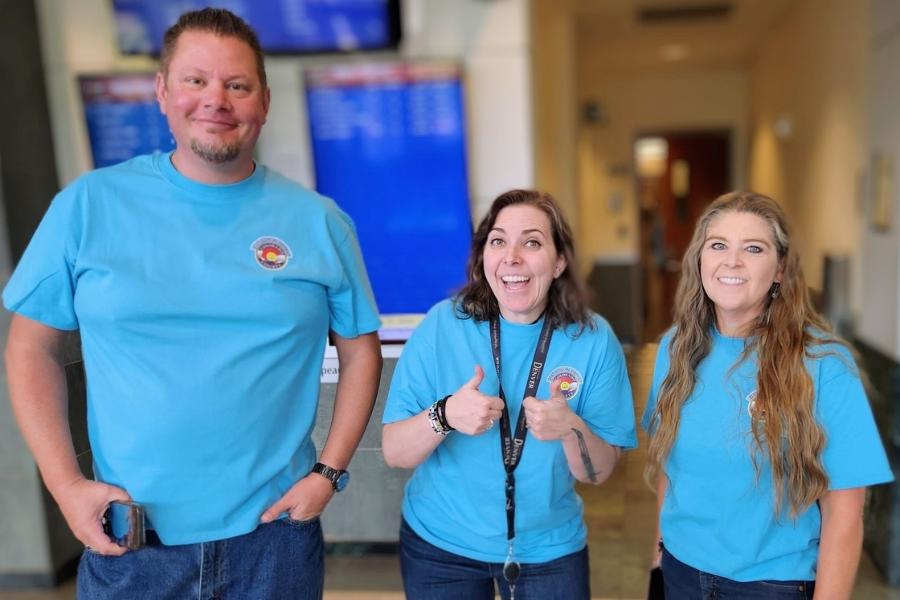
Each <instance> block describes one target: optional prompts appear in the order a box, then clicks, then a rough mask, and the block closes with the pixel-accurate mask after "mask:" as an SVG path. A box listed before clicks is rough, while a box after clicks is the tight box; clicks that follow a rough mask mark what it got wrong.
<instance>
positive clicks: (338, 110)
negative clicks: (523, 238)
mask: <svg viewBox="0 0 900 600" xmlns="http://www.w3.org/2000/svg"><path fill="white" fill-rule="evenodd" d="M305 84H306V85H305V87H306V100H307V109H308V111H309V127H310V138H311V140H312V151H313V161H314V167H315V169H314V170H315V178H316V188H317V189H318V191H319V192H321V193H322V194H324V195H326V196H329V197H331V198H334V200H335V201H336V202H337V203H338V204H339V205H340V206H341V207H342V208H343V209H344V210H345V211H347V213H349V214H350V216H351V217H352V218H353V220H354V222H355V223H356V227H357V231H358V233H359V240H360V245H361V246H362V251H363V256H364V258H365V262H366V267H367V269H368V272H369V277H370V278H371V280H372V286H373V288H374V291H375V297H376V300H377V301H378V307H379V310H380V311H381V313H382V314H383V315H393V314H410V313H413V314H415V313H423V312H426V311H427V310H428V308H430V307H431V306H432V305H433V304H435V303H436V302H438V301H440V300H442V299H443V298H446V297H448V296H450V295H452V294H454V293H455V292H456V291H458V290H459V288H460V287H461V286H462V285H463V284H464V283H465V266H466V260H467V258H468V255H469V246H470V244H471V240H472V216H471V211H470V204H469V188H468V176H467V170H466V152H465V148H466V136H465V118H464V111H463V89H462V80H461V73H460V68H459V66H458V65H456V64H455V63H444V62H428V63H388V64H377V63H376V64H360V65H339V66H330V67H323V68H314V69H309V70H307V71H306V73H305ZM399 329H400V330H402V329H403V328H402V327H400V328H399Z"/></svg>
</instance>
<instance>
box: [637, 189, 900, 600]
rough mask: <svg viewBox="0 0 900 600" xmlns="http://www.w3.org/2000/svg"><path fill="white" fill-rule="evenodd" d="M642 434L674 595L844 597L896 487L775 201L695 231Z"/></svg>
mask: <svg viewBox="0 0 900 600" xmlns="http://www.w3.org/2000/svg"><path fill="white" fill-rule="evenodd" d="M643 425H644V427H645V429H647V430H648V431H649V432H650V433H651V436H652V438H651V442H650V449H649V460H648V465H647V472H646V475H647V479H648V481H649V482H651V484H653V485H655V486H656V487H657V489H658V493H659V499H660V514H659V524H660V530H661V541H662V543H661V544H660V552H661V554H660V555H658V557H657V560H658V561H661V566H662V572H663V577H664V579H665V588H666V596H667V597H670V598H678V599H679V600H693V599H706V598H713V597H715V598H722V599H726V598H742V599H743V598H776V597H777V598H812V597H813V590H815V597H816V598H849V597H850V594H851V592H852V589H853V580H854V577H855V573H856V567H857V564H858V562H859V556H860V550H861V546H862V535H863V532H862V511H863V503H864V500H865V487H866V486H868V485H873V484H877V483H883V482H887V481H890V480H891V479H892V478H893V477H892V474H891V470H890V468H889V466H888V463H887V459H886V457H885V453H884V449H883V448H882V445H881V442H880V440H879V437H878V431H877V429H876V427H875V423H874V420H873V418H872V412H871V410H870V408H869V404H868V401H867V399H866V395H865V392H864V390H863V386H862V383H861V380H860V373H859V370H858V368H857V367H856V364H855V361H854V358H853V354H852V352H851V351H850V349H849V348H848V347H847V345H846V343H845V342H843V341H841V340H840V339H838V338H837V337H836V336H835V334H834V333H833V332H832V330H831V328H830V327H829V326H828V324H827V323H826V322H825V320H824V319H823V318H822V317H821V316H820V315H819V314H818V313H816V311H815V310H814V309H813V307H812V304H811V302H810V298H809V293H808V291H807V287H806V283H805V281H804V278H803V272H802V270H801V268H800V260H799V257H798V255H797V251H796V249H795V248H794V246H793V244H792V243H791V238H790V234H789V231H788V226H787V222H786V219H785V216H784V212H783V211H782V209H781V207H780V206H779V205H778V204H777V203H776V202H775V201H774V200H772V199H770V198H767V197H765V196H761V195H759V194H753V193H748V192H733V193H730V194H726V195H724V196H722V197H720V198H718V199H717V200H716V201H714V202H713V203H712V204H711V205H710V206H709V208H708V209H707V210H706V212H705V213H704V214H703V216H702V217H701V218H700V220H699V221H698V223H697V226H696V229H695V230H694V236H693V239H692V241H691V243H690V246H689V247H688V249H687V251H686V253H685V256H684V260H683V262H682V270H681V280H680V282H679V285H678V292H677V294H676V301H675V325H674V327H673V328H672V329H671V330H670V331H669V332H668V333H666V334H665V335H664V336H663V339H662V342H661V343H660V347H659V354H658V355H657V359H656V369H655V372H654V377H653V384H652V387H651V392H650V401H649V403H648V406H647V410H646V412H645V414H644V420H643Z"/></svg>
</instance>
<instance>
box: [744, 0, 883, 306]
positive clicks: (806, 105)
mask: <svg viewBox="0 0 900 600" xmlns="http://www.w3.org/2000/svg"><path fill="white" fill-rule="evenodd" d="M869 23H870V21H869V7H868V4H867V3H866V2H846V1H845V0H797V2H796V3H795V4H794V5H793V6H792V7H791V8H790V9H789V11H788V12H787V13H786V15H785V17H784V19H783V20H781V21H780V22H779V23H778V25H777V26H776V27H775V28H774V29H773V30H772V31H771V33H770V35H769V37H768V38H767V39H766V41H765V42H764V44H763V45H762V46H761V47H760V49H759V51H758V53H757V54H756V56H755V59H754V61H753V62H752V65H751V68H750V75H751V98H752V100H751V115H752V116H751V119H752V125H751V127H752V134H751V140H752V146H751V150H750V165H749V173H750V187H751V188H753V189H754V190H756V191H759V192H762V193H766V194H769V195H772V196H773V197H775V198H776V199H778V200H779V201H781V202H782V203H783V205H784V206H785V208H786V211H787V212H788V216H789V218H790V220H791V222H792V224H793V227H794V234H795V237H796V238H797V240H798V243H799V248H800V257H801V261H802V265H803V269H804V272H805V274H806V277H807V281H808V283H809V285H810V286H812V287H813V288H816V289H821V288H822V280H823V264H824V258H825V256H826V255H828V254H835V255H846V256H849V257H852V258H854V259H858V248H859V223H860V211H859V209H858V199H859V181H860V175H861V173H862V169H863V167H864V165H865V161H866V141H865V139H866V133H865V132H866V119H865V115H866V79H867V68H868V58H867V57H868V30H869ZM779 120H780V126H781V127H782V129H781V130H780V133H776V128H777V126H776V122H778V121H779ZM855 265H856V268H854V269H853V270H854V271H855V273H854V282H855V283H854V286H853V288H854V289H853V292H852V294H851V302H852V306H853V307H854V308H856V309H857V310H858V308H859V306H860V292H859V263H858V260H857V262H856V263H855Z"/></svg>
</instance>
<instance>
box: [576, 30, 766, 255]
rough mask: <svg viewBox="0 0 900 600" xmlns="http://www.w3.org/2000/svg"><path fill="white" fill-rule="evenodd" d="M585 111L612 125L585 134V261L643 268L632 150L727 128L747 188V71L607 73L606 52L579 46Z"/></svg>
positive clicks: (582, 128) (735, 178)
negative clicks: (664, 138)
mask: <svg viewBox="0 0 900 600" xmlns="http://www.w3.org/2000/svg"><path fill="white" fill-rule="evenodd" d="M578 56H579V68H578V98H579V104H582V103H584V102H586V101H587V100H592V101H595V102H598V103H599V104H600V105H601V106H602V107H603V109H604V113H605V115H606V118H607V122H606V123H605V124H602V123H601V124H588V123H582V124H580V125H579V128H578V136H577V146H576V147H577V152H578V156H577V161H578V165H579V174H580V175H579V191H580V196H579V208H580V214H581V220H580V240H579V241H580V242H581V253H582V255H583V256H584V259H585V261H590V260H598V259H599V260H604V261H609V260H626V261H636V260H637V256H638V245H639V239H638V235H639V232H638V222H637V220H638V206H637V203H636V196H635V176H634V173H633V158H632V153H633V144H634V140H635V138H636V137H637V136H638V135H641V134H643V133H647V132H659V131H687V130H700V129H728V130H730V131H731V132H732V185H733V186H735V187H739V186H741V185H742V184H743V182H744V181H745V176H744V165H745V163H746V155H745V151H744V149H745V148H746V147H747V141H746V123H747V118H748V94H749V87H748V80H747V76H746V75H745V72H744V70H743V69H742V68H740V67H734V68H727V67H708V68H696V69H692V70H673V71H668V72H665V71H664V72H659V71H656V72H654V71H649V72H640V71H617V70H609V69H604V67H603V64H602V59H603V57H602V50H601V49H597V48H594V47H593V42H592V41H591V40H587V41H585V42H583V43H582V44H581V45H580V47H579V52H578Z"/></svg>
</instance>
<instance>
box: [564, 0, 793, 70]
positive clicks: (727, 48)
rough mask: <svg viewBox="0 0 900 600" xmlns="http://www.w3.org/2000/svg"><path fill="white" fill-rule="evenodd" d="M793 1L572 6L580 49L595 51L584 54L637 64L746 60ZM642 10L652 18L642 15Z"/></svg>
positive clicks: (630, 1)
mask: <svg viewBox="0 0 900 600" xmlns="http://www.w3.org/2000/svg"><path fill="white" fill-rule="evenodd" d="M794 3H795V0H573V8H574V17H575V27H576V32H577V36H578V47H579V51H580V52H581V53H586V52H587V53H590V55H589V56H588V57H586V56H582V57H581V58H582V59H584V58H588V59H589V60H590V62H592V63H594V64H595V66H596V67H597V68H604V69H629V70H633V69H673V68H683V67H696V66H723V65H736V64H745V63H746V62H748V61H749V60H750V59H751V58H752V56H753V54H754V52H755V50H756V48H757V47H758V46H759V45H760V44H761V43H762V42H763V41H764V40H765V38H766V35H767V33H768V32H769V31H770V30H771V29H772V28H773V27H775V26H776V25H777V24H778V23H779V22H780V21H781V20H782V19H784V17H785V15H786V14H787V12H788V9H789V8H790V7H791V6H792V5H793V4H794ZM642 12H643V13H649V17H650V18H645V19H641V18H640V15H641V13H642ZM653 17H655V18H653ZM664 54H668V56H669V60H666V59H664V58H663V55H664Z"/></svg>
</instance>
